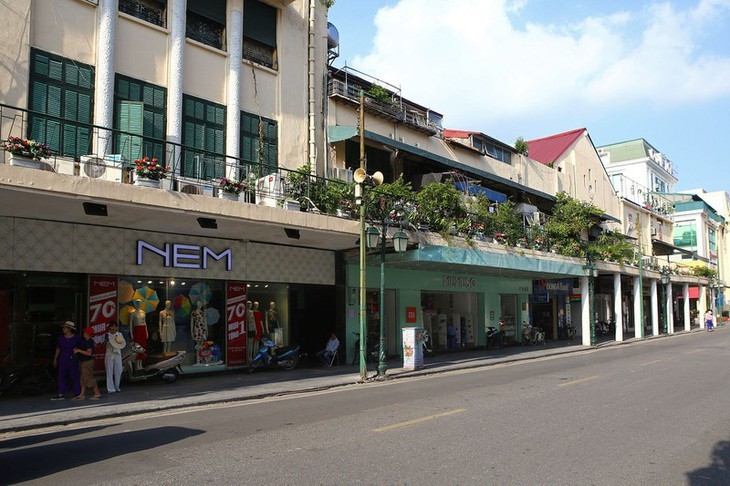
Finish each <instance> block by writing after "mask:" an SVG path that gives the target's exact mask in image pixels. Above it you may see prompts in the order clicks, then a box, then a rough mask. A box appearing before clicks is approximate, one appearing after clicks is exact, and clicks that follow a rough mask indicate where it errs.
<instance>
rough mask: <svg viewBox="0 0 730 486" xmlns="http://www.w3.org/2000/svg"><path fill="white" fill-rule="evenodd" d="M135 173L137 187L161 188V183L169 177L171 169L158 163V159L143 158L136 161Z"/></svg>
mask: <svg viewBox="0 0 730 486" xmlns="http://www.w3.org/2000/svg"><path fill="white" fill-rule="evenodd" d="M134 165H135V167H134V171H135V173H136V174H137V177H136V178H135V180H134V185H135V186H142V187H153V188H155V189H159V188H160V181H161V180H162V179H164V178H165V177H167V171H169V170H170V168H169V167H165V166H163V165H160V164H158V163H157V159H155V158H153V159H150V158H149V157H142V158H141V159H136V160H135V161H134Z"/></svg>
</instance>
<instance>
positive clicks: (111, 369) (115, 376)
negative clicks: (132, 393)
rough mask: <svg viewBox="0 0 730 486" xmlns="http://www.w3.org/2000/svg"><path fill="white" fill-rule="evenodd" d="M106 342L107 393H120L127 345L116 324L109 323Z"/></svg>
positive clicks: (105, 337)
mask: <svg viewBox="0 0 730 486" xmlns="http://www.w3.org/2000/svg"><path fill="white" fill-rule="evenodd" d="M104 341H105V342H106V353H105V354H104V367H105V368H106V391H107V392H109V393H115V392H119V391H121V390H120V389H119V382H120V381H121V379H122V349H124V346H126V344H127V343H126V341H125V340H124V336H122V333H120V332H118V331H117V323H116V322H110V323H109V327H108V328H107V333H106V335H105V336H104Z"/></svg>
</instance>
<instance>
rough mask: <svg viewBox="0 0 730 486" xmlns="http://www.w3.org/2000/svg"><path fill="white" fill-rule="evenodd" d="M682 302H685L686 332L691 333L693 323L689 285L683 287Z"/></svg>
mask: <svg viewBox="0 0 730 486" xmlns="http://www.w3.org/2000/svg"><path fill="white" fill-rule="evenodd" d="M682 300H683V301H684V309H683V310H684V330H685V331H689V330H691V329H692V322H691V321H690V316H689V284H687V283H686V284H684V285H683V286H682Z"/></svg>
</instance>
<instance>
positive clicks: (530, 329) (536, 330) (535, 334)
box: [522, 324, 545, 346]
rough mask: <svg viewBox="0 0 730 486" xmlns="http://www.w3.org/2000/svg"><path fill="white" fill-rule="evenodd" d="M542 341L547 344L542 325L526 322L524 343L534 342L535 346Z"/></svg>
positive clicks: (523, 336)
mask: <svg viewBox="0 0 730 486" xmlns="http://www.w3.org/2000/svg"><path fill="white" fill-rule="evenodd" d="M540 343H542V344H543V345H544V344H545V331H543V329H542V328H541V327H538V326H533V325H532V324H524V329H523V331H522V344H532V345H533V346H534V345H537V344H540Z"/></svg>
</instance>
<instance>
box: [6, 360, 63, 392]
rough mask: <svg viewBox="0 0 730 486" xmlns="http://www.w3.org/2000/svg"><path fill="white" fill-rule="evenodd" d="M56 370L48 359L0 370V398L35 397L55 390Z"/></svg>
mask: <svg viewBox="0 0 730 486" xmlns="http://www.w3.org/2000/svg"><path fill="white" fill-rule="evenodd" d="M55 376H56V370H55V369H54V368H53V365H52V364H51V361H50V360H49V359H37V360H35V361H32V362H29V363H26V364H22V365H10V366H4V367H3V368H2V369H0V396H6V395H14V394H21V395H26V394H27V395H37V394H40V393H46V392H49V391H51V390H53V389H55V388H56V378H55Z"/></svg>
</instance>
